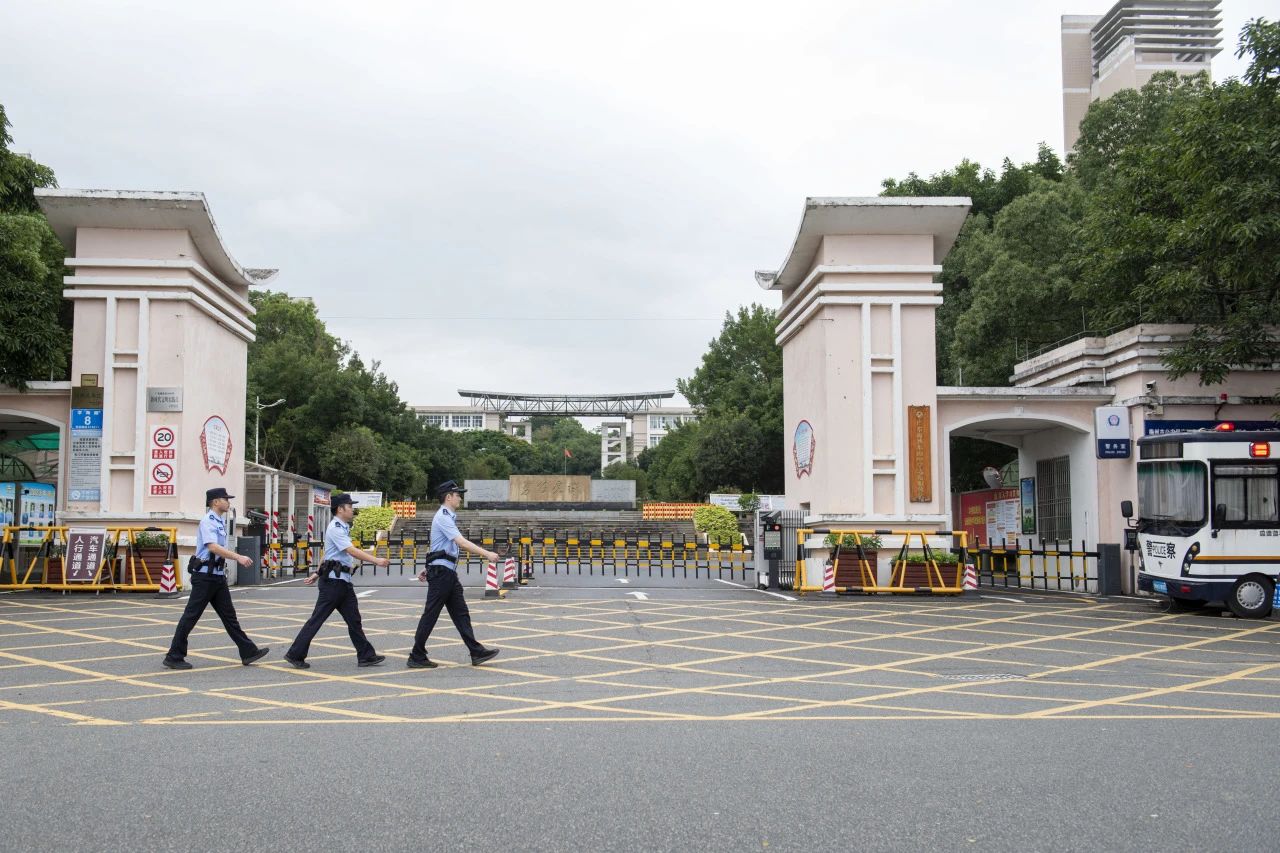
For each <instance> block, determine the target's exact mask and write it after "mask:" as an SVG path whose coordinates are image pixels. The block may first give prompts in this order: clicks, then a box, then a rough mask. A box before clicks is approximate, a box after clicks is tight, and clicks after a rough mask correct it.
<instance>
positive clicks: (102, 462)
mask: <svg viewBox="0 0 1280 853" xmlns="http://www.w3.org/2000/svg"><path fill="white" fill-rule="evenodd" d="M36 193H37V196H38V198H39V201H40V206H41V208H42V209H43V210H44V212H45V215H46V216H47V217H48V219H49V224H50V225H51V226H52V227H53V230H54V232H55V233H56V234H57V235H58V237H59V239H61V240H62V242H63V245H65V246H66V247H67V250H68V252H69V254H70V257H68V258H67V260H66V264H67V266H68V267H70V268H71V272H72V274H71V275H69V276H67V277H66V279H65V283H66V290H65V291H64V295H65V296H66V298H67V299H69V300H71V301H72V302H73V304H74V310H75V339H74V343H73V350H72V357H71V385H72V400H71V409H72V412H74V413H77V416H78V417H79V421H76V420H75V419H73V420H72V422H71V436H70V442H69V444H70V447H67V446H64V447H63V449H62V459H61V464H62V466H63V468H64V471H65V472H66V473H65V475H64V477H63V478H62V480H63V483H64V486H63V495H62V496H61V498H62V505H63V507H64V512H63V513H62V517H63V518H64V519H65V521H66V523H68V524H70V525H73V526H96V527H106V526H113V525H129V526H140V525H148V524H154V525H157V526H160V525H163V526H177V527H178V528H179V542H180V544H184V545H188V546H190V545H191V544H193V542H194V534H195V528H196V524H197V522H198V520H199V518H200V517H201V515H202V514H203V506H204V493H205V490H206V489H209V488H213V487H216V486H223V487H225V488H226V489H227V490H228V491H229V492H231V493H232V494H234V495H238V496H240V495H243V494H244V492H243V487H244V436H245V385H246V370H247V353H248V345H249V342H250V341H252V340H253V339H254V324H253V320H252V315H253V308H252V307H251V306H250V304H249V288H250V287H251V286H252V285H255V284H259V283H262V282H265V281H267V280H269V279H270V278H271V277H272V276H273V275H274V274H275V271H274V270H246V269H244V268H242V267H241V266H240V265H239V264H238V263H236V261H235V260H234V259H233V258H232V257H231V255H230V254H229V253H228V252H227V249H226V247H225V246H224V245H223V243H222V239H221V237H220V236H219V234H218V229H217V226H216V225H215V224H214V221H213V218H212V216H211V215H210V212H209V207H208V204H207V203H206V202H205V198H204V196H203V195H202V194H200V193H179V192H117V191H101V190H63V189H48V190H37V191H36ZM95 413H96V414H95ZM95 420H96V421H97V422H98V423H99V424H100V426H99V428H98V433H99V434H98V436H96V437H97V438H98V441H96V442H94V441H92V438H93V437H94V436H93V435H92V434H91V433H92V431H91V430H86V429H84V427H87V426H89V425H90V424H91V422H93V421H95ZM77 426H79V427H81V429H79V430H78V429H77ZM77 432H79V433H80V434H81V435H82V436H88V438H89V440H87V441H86V440H82V441H79V442H77ZM235 504H236V506H238V507H242V506H243V504H241V503H240V501H239V500H237V501H236V502H235Z"/></svg>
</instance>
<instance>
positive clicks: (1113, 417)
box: [1093, 406, 1133, 459]
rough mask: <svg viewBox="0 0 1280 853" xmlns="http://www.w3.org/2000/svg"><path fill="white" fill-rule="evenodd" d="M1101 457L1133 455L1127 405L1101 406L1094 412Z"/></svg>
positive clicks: (1095, 430)
mask: <svg viewBox="0 0 1280 853" xmlns="http://www.w3.org/2000/svg"><path fill="white" fill-rule="evenodd" d="M1093 428H1094V436H1095V437H1096V438H1097V441H1098V458H1099V459H1128V458H1129V457H1130V456H1132V455H1133V440H1132V439H1131V438H1130V437H1129V409H1128V407H1127V406H1099V407H1098V408H1097V409H1094V412H1093Z"/></svg>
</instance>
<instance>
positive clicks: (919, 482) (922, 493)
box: [907, 406, 933, 503]
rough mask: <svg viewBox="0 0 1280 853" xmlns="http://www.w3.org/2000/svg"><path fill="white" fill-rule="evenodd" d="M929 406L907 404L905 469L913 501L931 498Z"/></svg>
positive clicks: (931, 457)
mask: <svg viewBox="0 0 1280 853" xmlns="http://www.w3.org/2000/svg"><path fill="white" fill-rule="evenodd" d="M929 436H930V429H929V407H928V406H907V461H908V465H907V470H908V473H909V476H910V478H911V500H912V502H913V503H928V502H929V501H931V500H933V450H932V447H933V445H932V442H931V441H930V439H929Z"/></svg>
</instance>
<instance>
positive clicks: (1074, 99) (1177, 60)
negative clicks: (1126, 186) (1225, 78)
mask: <svg viewBox="0 0 1280 853" xmlns="http://www.w3.org/2000/svg"><path fill="white" fill-rule="evenodd" d="M1220 5H1221V3H1220V0H1120V2H1119V3H1116V4H1115V5H1114V6H1112V7H1111V10H1110V11H1109V12H1107V13H1106V14H1105V15H1063V16H1062V125H1063V144H1064V150H1065V151H1070V150H1071V149H1072V148H1074V147H1075V144H1076V139H1078V138H1079V136H1080V121H1081V119H1083V118H1084V114H1085V112H1086V111H1087V110H1088V109H1089V104H1090V103H1092V102H1093V101H1096V100H1098V99H1100V98H1106V97H1110V96H1111V95H1113V94H1115V93H1116V92H1118V91H1120V90H1121V89H1137V88H1140V87H1142V86H1143V85H1144V84H1145V83H1146V82H1147V81H1148V80H1150V79H1151V75H1153V74H1155V73H1156V72H1157V71H1176V72H1178V73H1179V74H1196V73H1198V72H1200V71H1208V70H1209V62H1210V60H1212V59H1213V57H1214V56H1216V55H1217V54H1218V51H1220V50H1221V49H1222V48H1221V47H1220V46H1219V45H1220V44H1221V42H1222V39H1221V38H1220V35H1221V33H1222V27H1221V24H1222V16H1221V12H1220V9H1219V7H1220Z"/></svg>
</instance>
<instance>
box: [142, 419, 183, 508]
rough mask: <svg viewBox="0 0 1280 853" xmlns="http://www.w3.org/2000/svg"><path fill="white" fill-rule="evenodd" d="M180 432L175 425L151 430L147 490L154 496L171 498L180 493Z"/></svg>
mask: <svg viewBox="0 0 1280 853" xmlns="http://www.w3.org/2000/svg"><path fill="white" fill-rule="evenodd" d="M177 445H178V433H177V431H176V430H175V429H174V428H173V427H167V426H161V427H156V428H154V429H153V430H151V453H150V456H151V459H150V460H149V462H150V469H149V477H148V478H147V479H148V483H147V492H148V494H150V495H151V496H152V497H156V498H169V497H173V496H175V495H177V493H178V447H177Z"/></svg>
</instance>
